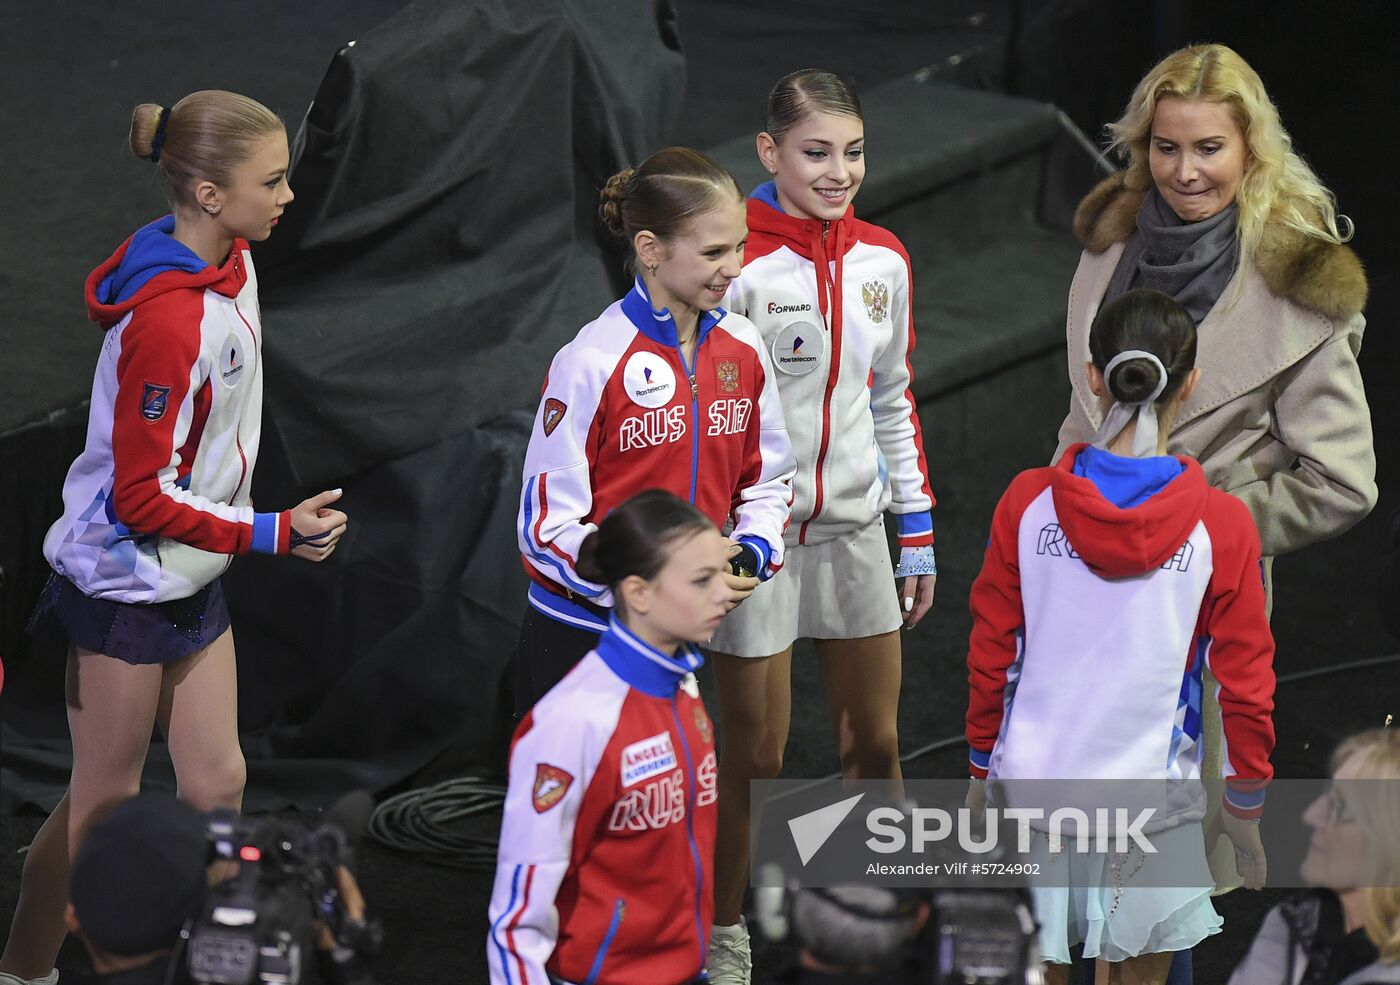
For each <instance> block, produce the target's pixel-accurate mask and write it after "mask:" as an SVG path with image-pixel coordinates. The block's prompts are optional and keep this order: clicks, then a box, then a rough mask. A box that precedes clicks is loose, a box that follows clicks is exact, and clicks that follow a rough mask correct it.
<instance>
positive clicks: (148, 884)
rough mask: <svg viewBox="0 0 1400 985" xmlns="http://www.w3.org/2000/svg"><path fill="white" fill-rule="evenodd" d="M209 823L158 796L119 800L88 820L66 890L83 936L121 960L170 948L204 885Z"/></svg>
mask: <svg viewBox="0 0 1400 985" xmlns="http://www.w3.org/2000/svg"><path fill="white" fill-rule="evenodd" d="M208 825H209V821H208V816H207V815H205V814H201V813H200V812H199V811H197V810H195V809H194V808H193V807H191V806H190V805H189V804H186V803H185V802H184V801H181V800H177V799H176V798H174V797H172V796H170V795H169V794H159V793H143V794H138V795H137V796H135V797H132V798H131V799H130V800H126V801H123V802H122V803H120V804H118V805H117V806H116V807H115V808H113V809H112V811H111V812H110V813H108V814H107V815H106V816H105V817H103V818H102V819H101V820H99V821H97V822H96V823H95V824H93V825H92V827H91V828H89V829H88V832H87V835H86V836H85V837H84V838H83V842H82V847H81V848H79V850H78V857H77V858H76V859H74V860H73V872H72V876H71V878H70V881H69V889H68V892H69V899H70V900H71V901H72V903H73V909H74V910H75V911H76V912H77V915H78V923H79V924H81V925H82V929H83V935H84V936H86V937H87V938H88V940H90V941H92V943H93V944H95V945H97V946H98V947H100V948H101V949H102V950H104V951H107V952H108V953H110V954H114V955H120V956H123V957H125V956H133V955H140V954H146V953H148V952H150V951H156V950H160V949H162V948H167V947H172V946H174V944H175V941H176V939H177V938H178V936H179V933H180V928H181V927H182V926H184V923H185V921H186V920H187V919H188V918H189V917H190V916H191V915H192V914H193V913H194V911H195V910H196V908H198V906H199V902H200V900H201V899H203V898H204V893H205V891H206V890H207V888H208V885H209V883H208V876H207V875H206V871H207V868H208V862H209V848H208V838H207V834H206V832H207V830H208Z"/></svg>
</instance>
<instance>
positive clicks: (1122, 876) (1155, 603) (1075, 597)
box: [967, 290, 1274, 983]
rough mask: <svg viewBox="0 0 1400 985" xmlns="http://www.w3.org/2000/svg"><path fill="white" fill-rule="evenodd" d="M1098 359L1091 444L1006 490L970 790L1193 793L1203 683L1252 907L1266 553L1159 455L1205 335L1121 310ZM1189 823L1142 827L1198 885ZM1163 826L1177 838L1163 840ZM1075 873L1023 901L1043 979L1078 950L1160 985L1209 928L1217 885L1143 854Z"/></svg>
mask: <svg viewBox="0 0 1400 985" xmlns="http://www.w3.org/2000/svg"><path fill="white" fill-rule="evenodd" d="M1089 348H1090V353H1091V361H1090V362H1089V363H1087V364H1086V367H1085V370H1086V372H1087V374H1088V377H1089V387H1090V389H1091V390H1092V391H1093V393H1095V394H1096V395H1097V396H1098V399H1099V403H1100V409H1101V411H1102V413H1103V415H1104V425H1103V427H1102V428H1100V430H1099V432H1098V433H1097V435H1096V436H1095V440H1094V443H1093V444H1092V445H1085V444H1077V445H1074V446H1072V447H1070V448H1069V450H1068V451H1067V452H1066V453H1065V455H1064V457H1063V458H1062V459H1061V460H1060V462H1059V464H1058V465H1057V466H1054V467H1047V468H1040V469H1031V470H1029V471H1027V472H1023V473H1021V474H1020V475H1019V476H1017V478H1016V479H1015V481H1013V482H1012V484H1011V486H1010V488H1009V489H1008V490H1007V491H1006V493H1005V495H1003V496H1002V499H1001V502H1000V503H999V504H998V505H997V509H996V513H995V515H994V517H993V519H992V534H991V541H990V543H989V544H988V547H987V553H986V557H985V560H984V562H983V566H982V571H981V574H980V575H979V576H978V578H977V581H976V582H975V583H974V585H973V588H972V598H971V602H972V615H973V628H972V637H971V641H970V644H969V652H968V668H969V684H970V699H969V707H968V712H967V740H968V746H969V749H970V752H971V771H972V775H973V777H974V778H990V779H1000V780H1033V779H1075V778H1082V779H1118V780H1127V779H1146V780H1187V781H1196V780H1199V779H1200V778H1201V748H1202V747H1201V734H1202V709H1201V675H1202V671H1203V670H1204V669H1205V668H1206V667H1209V668H1210V670H1212V671H1213V672H1214V674H1215V677H1216V679H1217V680H1218V681H1219V682H1220V695H1219V698H1220V701H1219V707H1220V710H1221V719H1222V722H1221V726H1222V727H1223V729H1224V735H1225V736H1226V739H1227V740H1228V747H1229V758H1228V767H1227V769H1226V770H1225V774H1226V775H1225V779H1226V781H1227V786H1226V793H1225V797H1224V803H1223V807H1224V812H1223V814H1222V817H1223V819H1224V825H1225V831H1226V833H1227V834H1228V835H1229V836H1230V838H1231V840H1232V841H1233V842H1234V843H1235V845H1236V851H1237V860H1238V862H1239V865H1240V872H1241V874H1242V875H1243V876H1244V878H1245V883H1246V884H1247V885H1249V886H1251V888H1258V887H1259V885H1261V884H1262V882H1263V879H1264V865H1265V862H1264V855H1263V849H1262V847H1261V845H1260V841H1259V832H1258V826H1257V824H1255V823H1253V819H1257V818H1258V817H1259V815H1260V814H1261V813H1262V810H1263V786H1264V784H1265V783H1267V781H1268V780H1269V779H1270V778H1271V776H1272V774H1273V770H1272V768H1271V767H1270V765H1269V754H1270V752H1271V751H1272V749H1273V743H1274V732H1273V723H1272V720H1271V715H1272V713H1273V690H1274V673H1273V650H1274V646H1273V638H1272V636H1271V635H1270V633H1269V624H1268V620H1267V618H1266V616H1265V612H1264V583H1263V578H1262V575H1261V572H1260V562H1259V535H1258V533H1257V532H1256V530H1255V527H1254V522H1253V520H1252V519H1251V518H1250V515H1249V510H1248V509H1247V508H1246V507H1245V505H1244V504H1243V503H1241V502H1240V501H1239V500H1237V499H1235V498H1234V497H1232V496H1230V495H1228V494H1226V493H1223V492H1221V491H1219V490H1217V489H1213V488H1211V487H1210V486H1209V485H1208V484H1207V483H1206V480H1205V475H1204V473H1203V472H1202V470H1201V467H1200V465H1199V464H1197V462H1196V461H1195V460H1194V459H1190V458H1184V457H1183V458H1175V457H1171V456H1168V455H1167V454H1166V443H1167V435H1168V433H1169V431H1170V427H1171V422H1172V420H1173V418H1174V416H1175V415H1176V413H1177V411H1178V409H1179V408H1180V406H1181V405H1182V403H1183V402H1184V401H1186V400H1188V399H1189V398H1190V396H1191V393H1192V391H1193V390H1194V389H1195V387H1196V381H1197V379H1198V377H1199V372H1198V371H1197V370H1196V369H1195V368H1194V366H1195V358H1196V329H1195V323H1194V322H1193V321H1192V319H1191V316H1190V314H1189V313H1188V312H1187V310H1186V308H1185V307H1184V306H1182V305H1181V304H1179V303H1178V302H1177V301H1175V300H1173V299H1172V298H1170V297H1168V296H1167V295H1165V294H1161V293H1158V292H1156V291H1143V290H1136V291H1130V292H1128V293H1126V294H1124V295H1122V296H1121V297H1119V298H1118V299H1117V300H1115V301H1112V302H1110V303H1109V304H1107V305H1105V306H1104V307H1103V309H1102V310H1101V311H1100V312H1099V314H1098V316H1097V318H1095V320H1094V323H1093V327H1092V329H1091V331H1090V342H1089ZM1088 695H1092V698H1091V699H1089V700H1079V697H1083V696H1088ZM1077 696H1079V697H1077ZM978 787H979V785H978V784H977V783H976V782H975V780H974V791H973V793H972V794H970V798H972V799H974V800H975V799H976V796H977V794H978ZM1194 810H1195V811H1196V813H1195V814H1194V816H1193V815H1192V813H1190V812H1184V813H1174V814H1172V815H1163V814H1161V813H1160V812H1159V814H1158V816H1157V817H1156V818H1154V819H1153V821H1152V822H1151V823H1149V825H1148V826H1147V830H1148V831H1149V833H1150V836H1151V838H1152V844H1153V845H1154V846H1155V848H1156V849H1157V850H1158V851H1159V852H1160V853H1161V854H1160V855H1159V856H1158V857H1159V858H1161V859H1168V858H1170V859H1173V860H1174V861H1175V862H1177V863H1180V864H1182V865H1183V866H1184V864H1185V863H1186V862H1193V863H1199V864H1198V865H1197V866H1196V868H1197V870H1198V871H1199V872H1208V870H1206V869H1205V852H1204V846H1203V840H1202V836H1201V825H1200V820H1199V819H1200V815H1201V814H1202V813H1204V805H1200V804H1198V805H1195V808H1194ZM1163 817H1169V818H1170V820H1171V821H1172V822H1175V821H1180V822H1182V823H1180V824H1178V825H1176V826H1175V827H1171V826H1170V825H1163V826H1161V827H1157V825H1160V824H1161V822H1160V821H1159V820H1158V819H1159V818H1163ZM1187 822H1190V823H1187ZM1078 859H1079V857H1076V856H1073V855H1067V856H1060V857H1059V858H1058V859H1057V864H1062V865H1065V866H1067V870H1068V873H1069V875H1068V877H1067V878H1068V881H1069V883H1070V884H1069V885H1068V886H1065V885H1063V884H1062V885H1061V887H1060V888H1041V887H1037V888H1035V889H1034V890H1033V894H1034V899H1035V904H1036V907H1037V919H1038V920H1039V922H1040V924H1041V932H1040V947H1041V952H1042V953H1043V954H1044V955H1045V956H1046V958H1047V960H1048V961H1050V962H1052V964H1051V971H1052V977H1051V981H1052V982H1064V981H1067V980H1068V968H1069V966H1068V962H1069V960H1070V956H1069V949H1070V948H1071V947H1072V946H1073V945H1075V944H1077V943H1081V942H1082V943H1083V945H1084V955H1085V957H1088V958H1092V957H1098V958H1099V959H1100V960H1101V961H1106V962H1110V963H1111V964H1110V967H1109V968H1108V969H1107V971H1108V975H1109V978H1108V980H1109V981H1110V982H1123V983H1129V982H1133V983H1137V982H1142V983H1146V982H1158V983H1160V982H1161V981H1163V980H1164V979H1165V977H1166V974H1167V970H1168V967H1169V966H1170V964H1171V956H1172V952H1174V951H1179V950H1183V949H1186V948H1190V947H1192V946H1194V945H1195V944H1196V943H1198V942H1199V941H1201V940H1202V939H1204V938H1205V937H1206V936H1207V935H1209V934H1213V933H1216V932H1217V931H1218V930H1219V927H1220V918H1219V917H1218V916H1217V915H1216V913H1215V910H1214V909H1213V907H1212V906H1211V902H1210V890H1211V886H1210V885H1209V883H1210V879H1209V876H1208V874H1207V875H1204V876H1203V877H1202V879H1201V880H1200V881H1202V882H1204V883H1205V884H1204V885H1197V886H1188V887H1186V888H1163V882H1162V881H1161V879H1160V878H1157V877H1155V876H1152V875H1151V873H1152V869H1153V866H1152V865H1151V864H1150V863H1146V862H1145V856H1141V855H1140V856H1139V857H1138V859H1137V860H1136V861H1135V862H1134V861H1132V860H1130V861H1129V862H1127V863H1124V864H1122V865H1120V866H1118V867H1117V868H1115V867H1114V866H1113V864H1112V863H1111V862H1110V860H1109V857H1108V856H1104V855H1100V856H1095V857H1094V859H1095V861H1094V862H1092V863H1090V862H1087V861H1086V862H1084V863H1082V864H1081V862H1080V861H1079V860H1078ZM1144 865H1146V870H1145V871H1142V870H1143V868H1144ZM1095 866H1097V868H1095ZM1139 871H1142V874H1141V875H1138V877H1137V879H1136V881H1134V878H1133V877H1134V875H1136V874H1137V873H1138V872H1139ZM1169 878H1170V876H1169V877H1168V881H1169ZM1183 881H1189V880H1187V879H1184V880H1183ZM1148 883H1152V884H1150V885H1149V884H1148Z"/></svg>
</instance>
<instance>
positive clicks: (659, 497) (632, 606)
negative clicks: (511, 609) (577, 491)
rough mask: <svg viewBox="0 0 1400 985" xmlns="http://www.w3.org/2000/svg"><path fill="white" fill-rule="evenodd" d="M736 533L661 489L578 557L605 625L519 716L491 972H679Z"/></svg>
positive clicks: (703, 913)
mask: <svg viewBox="0 0 1400 985" xmlns="http://www.w3.org/2000/svg"><path fill="white" fill-rule="evenodd" d="M729 549H730V543H729V542H728V541H727V540H726V539H725V538H724V537H722V536H720V533H719V531H718V530H717V529H715V525H714V524H713V523H711V522H710V520H709V519H708V518H707V517H706V516H705V515H704V514H703V513H701V512H700V511H699V510H698V509H696V508H695V507H694V506H692V505H690V504H689V503H687V502H685V501H683V500H681V499H679V498H678V497H676V496H674V495H672V494H671V493H669V492H665V491H662V490H658V489H653V490H648V491H646V492H643V493H640V494H638V495H636V496H634V497H632V498H631V499H629V500H627V501H626V502H625V503H623V504H621V505H620V506H618V507H617V508H616V509H614V510H613V511H612V512H611V513H609V514H608V516H607V517H606V518H605V519H604V520H603V521H602V522H601V523H600V524H599V526H598V528H597V529H596V530H594V531H590V532H589V533H588V534H587V536H585V537H584V538H583V541H582V543H581V544H580V545H579V553H578V561H577V566H576V570H577V572H578V574H579V575H580V576H581V577H584V578H587V579H588V580H589V581H591V582H593V583H595V584H599V585H606V586H607V587H608V590H609V591H610V592H611V593H612V597H613V600H614V607H613V611H612V613H611V615H610V617H609V623H608V628H607V630H606V631H605V632H604V633H603V634H602V636H601V638H600V639H599V640H598V642H597V645H596V646H595V647H594V648H593V649H591V650H590V651H589V652H588V653H587V654H586V655H585V656H584V657H583V659H582V660H580V661H579V663H578V664H577V666H575V667H574V668H573V669H572V670H571V671H569V673H568V674H567V675H566V676H565V677H564V679H563V680H562V681H560V682H559V683H558V684H557V685H556V686H555V687H554V688H553V689H552V690H550V691H549V693H548V694H546V695H545V696H544V697H543V698H541V699H540V701H539V702H538V703H537V704H536V705H535V706H534V708H533V709H532V710H531V711H530V712H529V713H528V714H526V716H525V717H524V719H523V720H522V721H521V722H520V726H519V728H517V729H516V733H515V739H514V741H513V743H512V745H511V752H510V785H509V789H508V791H507V794H506V803H505V813H504V817H503V818H502V822H501V840H500V848H499V854H498V857H497V863H496V881H495V887H494V889H493V892H492V896H491V906H490V921H491V930H490V934H489V937H488V939H487V943H486V950H487V955H488V962H489V965H490V973H491V981H492V983H493V985H507V983H509V985H526V983H528V985H535V983H544V982H547V981H569V982H590V983H595V985H680V983H683V982H691V981H694V980H696V979H697V978H699V976H700V975H701V974H702V972H703V970H704V967H705V957H706V949H707V948H708V946H709V930H710V921H711V917H712V914H713V902H712V897H711V885H710V873H711V870H712V863H711V857H712V855H713V853H714V845H715V796H716V788H715V774H716V761H715V745H714V729H713V727H712V725H711V723H710V718H709V716H708V715H707V714H706V712H705V705H704V702H703V701H701V700H700V693H699V690H698V689H697V687H696V684H695V677H694V672H695V671H696V670H697V669H698V668H699V667H700V666H701V664H703V663H704V661H703V659H702V658H701V655H700V651H699V649H698V648H697V647H696V645H695V644H696V643H697V642H698V641H701V640H706V639H709V637H710V635H711V634H712V633H713V632H714V630H715V627H716V626H718V625H719V623H720V620H721V619H723V618H724V614H725V612H726V611H727V608H728V605H729V600H730V595H731V590H730V588H729V586H728V583H727V582H726V575H727V574H728V572H729Z"/></svg>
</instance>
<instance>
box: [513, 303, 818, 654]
mask: <svg viewBox="0 0 1400 985" xmlns="http://www.w3.org/2000/svg"><path fill="white" fill-rule="evenodd" d="M794 468H795V466H794V465H793V462H792V450H791V446H790V445H789V443H788V438H787V430H786V429H785V427H784V424H783V411H782V407H781V406H780V405H779V403H778V389H777V386H776V384H775V383H774V381H773V372H772V369H771V367H770V366H769V363H768V359H767V356H766V355H765V353H764V351H763V345H762V343H761V341H760V340H759V337H758V333H757V331H755V329H754V327H753V324H752V323H751V322H749V320H748V319H747V318H744V317H743V316H742V315H734V314H730V313H728V312H726V311H724V310H723V309H717V310H715V311H713V312H701V314H700V319H699V335H698V337H697V341H696V345H695V355H694V358H693V360H692V362H691V363H690V364H689V365H687V363H686V361H685V359H684V357H683V356H682V355H681V350H680V348H679V346H678V345H677V344H676V323H675V321H674V320H672V318H671V316H670V313H669V312H667V311H656V310H654V309H653V308H652V305H651V300H650V299H649V298H648V297H647V294H646V291H645V289H644V287H643V286H642V282H641V280H640V279H638V280H637V282H636V284H635V285H634V287H633V288H632V290H631V291H630V292H628V294H627V296H626V297H624V298H623V299H622V300H620V301H617V302H615V303H614V304H612V305H611V306H609V307H608V309H607V310H606V311H604V312H603V313H602V314H601V315H599V316H598V318H597V319H596V320H595V321H592V322H590V323H589V324H587V325H585V326H584V327H583V328H582V329H581V330H580V331H579V333H578V335H577V336H576V337H575V338H574V340H573V341H572V342H570V343H569V344H568V345H566V346H564V348H562V349H560V350H559V353H558V354H557V355H556V356H555V357H554V361H553V363H551V365H550V367H549V376H548V377H547V378H546V379H545V383H544V392H543V399H542V400H541V401H540V409H539V413H538V415H537V416H536V418H535V426H534V431H533V432H532V433H531V435H530V445H529V448H528V449H527V450H526V453H525V474H524V484H523V488H522V490H521V499H520V516H519V522H518V524H517V528H516V529H517V534H518V537H519V542H520V551H521V554H522V556H523V557H524V560H525V571H526V573H527V574H528V575H529V576H530V577H531V578H532V579H533V580H534V582H535V583H536V585H537V586H539V587H537V588H532V590H531V593H530V601H531V604H532V605H534V606H535V607H536V608H537V609H539V610H540V611H542V612H544V613H545V614H546V615H549V616H551V617H552V618H555V619H559V620H561V621H564V622H573V623H576V624H580V625H584V626H585V628H589V629H593V630H595V631H598V632H601V631H602V630H603V629H604V628H605V627H604V626H603V625H601V624H600V623H598V621H597V619H596V617H595V616H593V615H592V614H590V613H588V612H586V610H583V609H582V608H580V607H578V606H571V605H569V604H568V599H569V597H572V596H580V597H582V598H584V599H587V600H589V601H591V602H595V603H597V604H599V605H605V606H608V605H611V604H612V597H611V594H610V593H609V592H608V590H607V588H606V587H605V586H603V585H597V584H594V583H592V582H588V581H586V580H584V579H583V578H580V577H579V575H578V572H576V571H575V570H574V562H575V559H576V558H577V557H578V548H579V544H580V543H582V541H583V538H584V537H585V536H587V534H588V533H589V532H590V531H591V530H594V529H596V527H597V524H598V523H599V522H600V521H601V520H602V519H603V517H605V516H607V514H608V512H609V511H610V510H612V509H613V508H614V507H617V506H620V505H621V504H622V503H623V502H625V501H626V500H627V499H628V498H630V497H631V496H633V495H635V494H636V493H639V492H641V491H643V490H644V489H652V488H657V489H665V490H667V491H669V492H672V493H674V494H675V495H676V496H678V497H680V498H681V499H685V500H688V501H690V502H691V503H694V504H695V506H696V507H697V508H699V510H700V511H701V512H702V513H704V514H705V515H706V516H708V517H709V518H710V519H711V520H712V521H714V523H715V525H716V526H718V527H721V528H723V527H724V526H725V525H726V523H727V522H732V523H733V527H734V529H733V533H732V534H731V536H732V537H733V538H734V540H736V541H740V542H742V543H746V544H749V545H750V546H751V547H752V548H753V549H754V551H755V553H756V554H757V555H758V559H759V570H758V572H757V574H758V575H759V577H760V578H764V579H766V578H768V577H771V576H772V575H773V574H774V573H775V572H777V570H778V569H779V568H781V567H782V563H783V528H784V526H785V525H786V524H787V521H788V513H789V507H790V504H791V500H792V490H791V486H790V484H789V483H790V481H791V479H792V474H793V471H794ZM541 589H547V590H548V591H547V592H545V591H542V590H541Z"/></svg>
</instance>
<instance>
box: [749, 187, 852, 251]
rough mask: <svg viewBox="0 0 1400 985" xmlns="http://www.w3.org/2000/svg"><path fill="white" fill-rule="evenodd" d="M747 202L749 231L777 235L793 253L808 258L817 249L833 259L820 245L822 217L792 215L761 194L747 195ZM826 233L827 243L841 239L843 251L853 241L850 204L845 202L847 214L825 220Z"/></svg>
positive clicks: (833, 242)
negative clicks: (751, 196)
mask: <svg viewBox="0 0 1400 985" xmlns="http://www.w3.org/2000/svg"><path fill="white" fill-rule="evenodd" d="M747 206H748V219H749V232H751V233H754V232H758V233H763V234H765V235H768V236H772V237H774V238H775V239H779V240H781V241H782V242H783V244H784V245H785V246H787V247H788V248H790V249H791V250H792V251H793V252H794V253H797V254H798V255H799V256H802V257H805V258H807V259H808V260H814V259H815V258H816V255H817V253H818V252H821V253H822V254H823V255H825V256H826V258H827V259H828V260H834V259H836V257H835V256H833V255H831V253H830V252H829V251H827V250H824V249H823V248H822V220H820V219H797V218H794V217H793V216H790V215H788V214H787V213H786V212H783V211H780V210H779V209H775V208H773V206H772V205H770V204H768V203H767V202H765V201H764V200H763V199H761V198H750V199H749V200H748V202H747ZM826 235H827V239H826V242H827V245H828V246H831V245H833V244H836V243H840V244H841V246H842V252H843V253H844V252H847V251H849V250H850V249H851V247H853V246H855V245H856V231H855V212H854V211H853V210H852V207H851V206H849V205H848V206H846V214H845V215H843V216H842V217H841V218H840V219H837V220H835V221H834V222H831V223H829V224H828V226H827V234H826Z"/></svg>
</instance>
